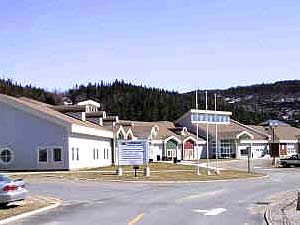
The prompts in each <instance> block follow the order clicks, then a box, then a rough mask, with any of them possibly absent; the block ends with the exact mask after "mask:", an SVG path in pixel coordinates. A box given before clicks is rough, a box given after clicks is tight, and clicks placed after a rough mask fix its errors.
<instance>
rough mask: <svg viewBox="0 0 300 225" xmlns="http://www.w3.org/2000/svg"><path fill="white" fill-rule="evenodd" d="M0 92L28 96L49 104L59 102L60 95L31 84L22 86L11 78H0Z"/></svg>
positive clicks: (60, 99) (60, 100)
mask: <svg viewBox="0 0 300 225" xmlns="http://www.w3.org/2000/svg"><path fill="white" fill-rule="evenodd" d="M0 93H1V94H6V95H10V96H15V97H28V98H32V99H35V100H38V101H41V102H45V103H48V104H51V105H55V104H60V103H61V102H62V95H60V94H57V93H51V92H48V91H45V90H44V89H42V88H37V87H34V86H31V85H26V86H22V85H21V84H18V83H17V82H13V80H11V79H0Z"/></svg>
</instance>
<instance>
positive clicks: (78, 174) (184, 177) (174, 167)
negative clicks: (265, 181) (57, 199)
mask: <svg viewBox="0 0 300 225" xmlns="http://www.w3.org/2000/svg"><path fill="white" fill-rule="evenodd" d="M122 168H123V176H118V175H117V174H116V169H117V167H114V166H111V167H104V168H97V169H93V170H86V171H70V172H62V173H47V174H28V175H25V174H24V175H18V177H21V178H23V179H25V180H31V179H34V180H36V179H38V180H39V179H46V180H53V179H54V180H59V179H69V180H98V181H115V180H123V181H206V180H222V179H240V178H252V177H260V176H262V174H248V173H246V172H243V171H236V170H225V171H221V174H220V175H215V174H213V175H211V176H207V175H206V171H205V170H204V169H201V175H200V176H198V175H196V168H195V167H194V166H191V165H178V164H169V163H151V164H150V169H151V176H150V177H145V176H143V167H140V169H139V170H138V171H137V172H138V173H137V177H135V176H134V170H133V169H132V167H131V166H124V167H122Z"/></svg>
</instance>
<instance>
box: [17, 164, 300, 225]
mask: <svg viewBox="0 0 300 225" xmlns="http://www.w3.org/2000/svg"><path fill="white" fill-rule="evenodd" d="M245 163H246V162H245ZM242 164H243V163H242ZM256 170H257V171H258V170H262V171H263V172H264V173H267V174H269V175H270V177H269V178H264V179H259V180H240V181H225V182H209V183H184V184H149V183H148V184H145V183H144V184H141V183H109V182H105V183H104V182H93V181H59V182H42V181H41V182H39V183H32V184H30V187H31V191H32V193H35V194H46V195H51V196H56V197H58V198H61V199H63V200H64V203H63V205H62V206H60V207H59V208H57V209H55V210H53V211H50V212H48V213H44V214H40V215H37V216H33V217H29V218H27V219H24V220H20V221H18V222H14V223H13V224H14V225H16V224H26V225H60V224H66V225H90V224H91V225H94V224H95V225H127V224H130V225H134V224H137V225H138V224H141V225H142V224H145V225H168V224H172V225H183V224H184V225H194V224H197V225H199V224H200V225H201V224H213V225H219V224H221V225H222V224H226V225H227V224H228V225H235V224H236V225H241V224H259V225H261V224H264V219H263V216H262V214H261V213H258V212H256V210H255V208H256V207H258V206H260V205H259V203H263V202H265V201H266V198H267V197H268V196H269V195H272V194H275V193H277V192H281V191H285V190H292V189H295V190H296V189H298V188H299V187H300V168H289V169H266V170H264V169H262V168H260V169H256Z"/></svg>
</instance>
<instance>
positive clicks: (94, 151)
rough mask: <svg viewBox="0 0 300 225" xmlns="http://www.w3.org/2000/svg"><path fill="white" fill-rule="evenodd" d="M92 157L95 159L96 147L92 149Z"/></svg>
mask: <svg viewBox="0 0 300 225" xmlns="http://www.w3.org/2000/svg"><path fill="white" fill-rule="evenodd" d="M93 159H94V160H95V159H96V149H93Z"/></svg>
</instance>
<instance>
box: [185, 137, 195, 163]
mask: <svg viewBox="0 0 300 225" xmlns="http://www.w3.org/2000/svg"><path fill="white" fill-rule="evenodd" d="M194 145H195V144H194V142H193V141H192V140H187V141H186V142H185V143H184V150H183V157H184V160H193V159H195V157H196V156H195V154H194Z"/></svg>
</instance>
